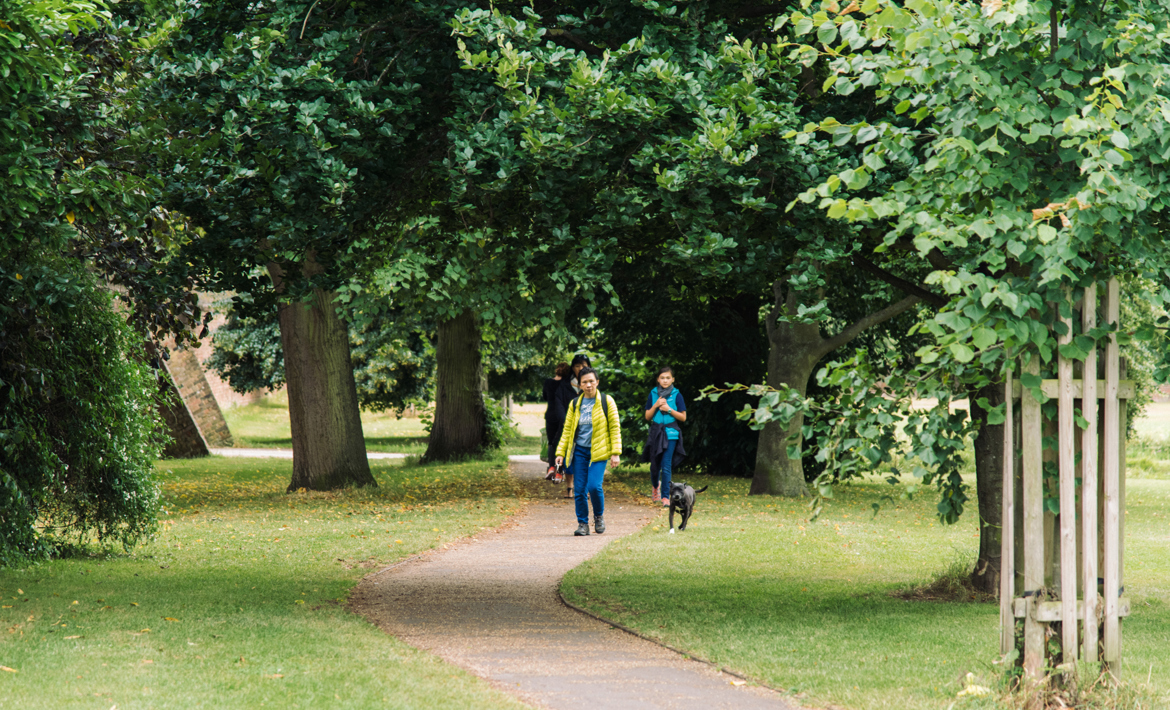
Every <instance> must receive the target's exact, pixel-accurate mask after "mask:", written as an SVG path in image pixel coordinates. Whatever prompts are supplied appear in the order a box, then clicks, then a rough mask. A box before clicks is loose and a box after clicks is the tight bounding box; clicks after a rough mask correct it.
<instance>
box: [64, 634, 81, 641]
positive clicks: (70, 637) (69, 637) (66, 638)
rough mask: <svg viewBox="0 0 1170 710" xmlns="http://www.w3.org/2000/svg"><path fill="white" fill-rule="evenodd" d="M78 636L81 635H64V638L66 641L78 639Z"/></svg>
mask: <svg viewBox="0 0 1170 710" xmlns="http://www.w3.org/2000/svg"><path fill="white" fill-rule="evenodd" d="M79 638H81V636H80V635H78V636H66V637H65V640H66V641H68V640H69V639H79Z"/></svg>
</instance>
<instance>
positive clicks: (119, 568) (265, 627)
mask: <svg viewBox="0 0 1170 710" xmlns="http://www.w3.org/2000/svg"><path fill="white" fill-rule="evenodd" d="M371 468H373V470H374V475H375V477H376V478H377V480H378V483H379V488H377V489H375V490H345V491H338V492H332V493H308V494H304V493H302V494H292V495H286V494H285V493H284V488H285V486H286V485H287V481H288V480H289V477H290V475H291V462H289V461H285V460H276V459H252V460H235V459H221V458H208V459H200V460H193V461H162V462H159V464H158V469H159V471H160V476H161V478H162V481H163V490H164V496H165V509H166V514H165V515H164V516H163V518H162V532H161V533H160V535H159V536H158V537H157V538H156V539H155V540H153V541H151V542H149V543H147V544H145V545H143V546H142V547H140V548H138V549H135V550H134V551H133V552H132V553H131V554H127V555H107V554H96V553H95V554H93V555H91V556H85V555H79V556H75V557H73V558H71V559H61V560H55V561H53V562H49V563H44V564H39V565H35V566H32V567H30V568H28V569H20V570H0V595H2V596H3V603H2V604H0V606H3V608H2V609H0V620H2V621H3V626H4V628H5V630H6V632H5V633H3V634H2V636H0V638H3V641H2V642H0V664H2V665H3V666H5V667H6V669H7V668H11V669H13V672H0V699H2V700H0V705H3V706H4V707H24V708H73V707H76V708H100V709H101V710H108V708H110V707H111V706H114V705H116V706H117V707H118V708H120V709H121V710H126V709H129V708H200V707H208V708H256V707H289V708H299V707H303V708H319V707H330V708H369V707H398V708H417V707H428V708H430V707H451V708H466V707H499V708H507V707H522V706H521V705H520V704H519V703H517V702H516V701H514V700H513V699H512V698H510V697H509V696H506V695H504V694H503V693H500V692H498V691H496V690H494V689H492V688H491V687H490V686H488V685H487V684H486V683H484V682H483V681H481V680H479V679H477V678H475V677H473V676H471V675H469V674H467V673H465V672H463V671H462V670H459V669H457V668H454V667H452V666H450V665H448V664H446V663H444V662H442V661H440V660H438V659H436V658H435V657H433V656H430V655H428V654H425V653H421V652H419V651H416V650H414V649H412V648H410V647H408V646H406V645H405V644H403V643H401V642H399V641H398V640H397V639H394V638H392V637H389V636H387V635H386V634H384V633H382V632H381V631H379V630H378V629H377V628H375V627H374V626H372V625H370V624H368V623H367V622H365V621H364V620H363V619H361V618H359V617H357V616H355V615H353V614H352V613H350V612H349V611H347V610H346V608H345V599H346V596H347V594H348V592H349V590H350V588H352V587H353V585H354V584H355V583H356V582H357V581H358V580H359V579H360V578H361V577H362V576H363V575H365V574H366V573H367V572H368V571H369V570H372V569H376V568H380V567H382V566H385V565H387V564H390V563H393V562H395V561H398V560H402V559H404V558H406V557H409V556H411V555H413V554H416V553H418V552H422V551H424V550H427V549H429V548H433V547H436V546H441V545H443V544H445V543H447V542H448V541H451V540H454V539H456V538H459V537H463V536H466V535H468V534H471V533H473V532H476V531H478V530H480V529H481V528H484V527H490V526H494V525H496V524H498V523H500V522H501V521H502V520H503V519H504V518H505V517H506V516H507V515H509V514H511V513H512V512H513V511H515V510H516V508H517V505H518V498H517V495H518V494H519V489H518V488H517V486H516V484H515V482H514V480H513V479H512V478H511V477H510V476H509V475H508V474H507V473H506V464H505V463H504V462H503V460H502V459H497V460H494V461H482V462H481V461H477V462H468V463H460V464H451V465H441V464H438V465H433V466H419V465H406V466H402V465H390V464H386V463H383V462H371Z"/></svg>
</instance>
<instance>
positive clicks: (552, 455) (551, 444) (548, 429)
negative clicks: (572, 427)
mask: <svg viewBox="0 0 1170 710" xmlns="http://www.w3.org/2000/svg"><path fill="white" fill-rule="evenodd" d="M564 430H565V423H564V422H557V423H556V424H550V423H549V422H548V420H545V422H544V433H545V434H546V435H547V436H548V465H549V466H553V465H555V464H556V462H557V445H559V444H560V443H561V432H563V431H564ZM568 463H569V462H568V461H566V462H565V464H566V465H568Z"/></svg>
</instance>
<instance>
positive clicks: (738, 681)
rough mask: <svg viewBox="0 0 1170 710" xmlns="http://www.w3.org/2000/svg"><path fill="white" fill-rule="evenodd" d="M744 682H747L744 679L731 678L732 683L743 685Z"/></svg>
mask: <svg viewBox="0 0 1170 710" xmlns="http://www.w3.org/2000/svg"><path fill="white" fill-rule="evenodd" d="M745 683H747V681H746V680H733V681H731V684H732V685H743V684H745Z"/></svg>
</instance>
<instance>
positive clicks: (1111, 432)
mask: <svg viewBox="0 0 1170 710" xmlns="http://www.w3.org/2000/svg"><path fill="white" fill-rule="evenodd" d="M1119 290H1120V289H1119V286H1118V281H1117V279H1116V278H1113V279H1109V284H1108V286H1107V287H1106V299H1105V313H1106V315H1105V318H1106V322H1107V323H1108V324H1109V325H1110V326H1111V327H1113V328H1116V327H1117V323H1118V319H1119V311H1120V308H1119V298H1118V296H1119V293H1118V292H1119ZM1119 370H1120V351H1119V350H1118V346H1117V335H1116V334H1115V333H1114V334H1111V335H1110V336H1109V344H1108V345H1107V346H1106V347H1105V441H1104V447H1103V449H1104V454H1105V456H1104V459H1105V460H1104V469H1103V470H1102V478H1103V482H1104V489H1105V519H1104V521H1103V523H1104V526H1105V529H1104V540H1103V547H1104V551H1103V555H1102V557H1103V566H1104V568H1105V569H1104V570H1103V572H1104V579H1105V582H1104V586H1105V589H1104V596H1105V634H1104V635H1105V639H1104V641H1105V648H1104V654H1103V658H1102V660H1103V661H1105V664H1106V665H1107V667H1108V668H1109V671H1110V672H1111V673H1112V674H1113V675H1114V677H1115V678H1117V677H1118V674H1119V672H1120V670H1121V669H1120V660H1121V658H1120V651H1121V638H1120V636H1121V635H1120V625H1119V623H1118V614H1117V597H1118V587H1119V585H1120V576H1121V575H1120V565H1119V564H1118V563H1119V559H1118V553H1119V551H1120V546H1119V544H1118V543H1119V540H1118V537H1119V536H1118V531H1119V522H1120V521H1119V517H1120V470H1119V466H1120V464H1119V457H1120V454H1121V430H1120V429H1121V427H1120V425H1121V418H1120V411H1119V403H1118V394H1119V392H1118V387H1119V379H1120V377H1119V375H1120V372H1119Z"/></svg>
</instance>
